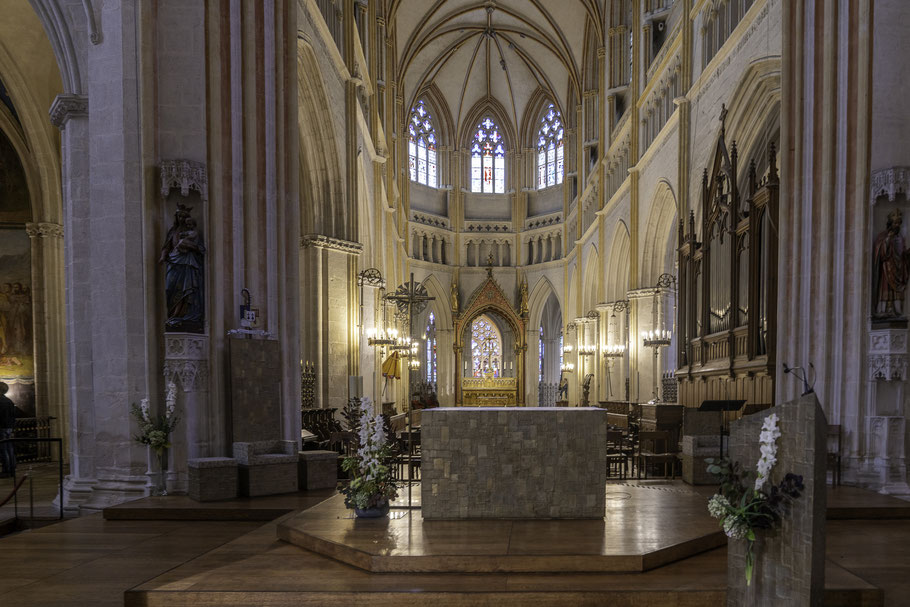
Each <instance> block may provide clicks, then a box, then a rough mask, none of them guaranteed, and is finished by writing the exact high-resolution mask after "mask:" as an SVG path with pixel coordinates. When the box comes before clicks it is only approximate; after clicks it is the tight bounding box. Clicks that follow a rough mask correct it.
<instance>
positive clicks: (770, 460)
mask: <svg viewBox="0 0 910 607" xmlns="http://www.w3.org/2000/svg"><path fill="white" fill-rule="evenodd" d="M777 422H778V417H777V413H772V414H771V415H769V416H768V417H766V418H765V423H763V424H762V427H761V434H760V435H759V438H758V440H759V444H760V445H761V457H760V458H759V460H758V465H757V466H756V468H757V471H758V476H756V477H755V490H756V491H761V489H762V487H764V486H765V481H767V480H768V475H769V474H771V469H772V468H773V467H774V464H776V463H777V439H778V438H780V428H778V425H777Z"/></svg>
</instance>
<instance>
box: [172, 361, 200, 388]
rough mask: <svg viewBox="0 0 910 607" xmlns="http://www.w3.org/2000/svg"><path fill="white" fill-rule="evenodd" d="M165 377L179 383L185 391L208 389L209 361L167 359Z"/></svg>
mask: <svg viewBox="0 0 910 607" xmlns="http://www.w3.org/2000/svg"><path fill="white" fill-rule="evenodd" d="M164 379H165V381H168V382H174V383H175V384H177V385H179V386H180V387H181V388H182V389H183V391H184V392H204V391H206V390H207V389H208V381H209V361H207V360H166V361H164Z"/></svg>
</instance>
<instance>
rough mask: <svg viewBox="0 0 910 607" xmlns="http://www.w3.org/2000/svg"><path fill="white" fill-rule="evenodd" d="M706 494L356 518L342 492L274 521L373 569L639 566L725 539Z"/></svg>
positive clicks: (613, 494)
mask: <svg viewBox="0 0 910 607" xmlns="http://www.w3.org/2000/svg"><path fill="white" fill-rule="evenodd" d="M703 493H704V492H699V491H697V490H695V489H688V488H684V487H673V488H672V489H671V488H667V487H665V488H664V489H663V490H660V489H655V488H649V487H647V486H636V485H623V486H611V487H609V488H608V490H607V491H606V516H604V517H603V518H601V519H596V520H590V519H588V520H528V519H514V520H508V519H506V520H501V519H500V520H457V521H456V520H445V521H439V520H424V518H423V517H422V516H421V510H419V509H414V510H410V511H409V510H398V509H394V508H393V509H392V511H391V513H390V516H389V517H387V518H381V519H357V518H354V516H353V513H352V512H351V511H350V510H348V509H346V508H345V506H344V498H343V496H340V495H339V496H336V497H333V498H330V499H328V500H326V501H324V502H322V503H321V504H318V505H317V506H314V507H313V508H310V509H308V510H305V511H303V512H301V513H299V514H296V515H294V516H292V517H290V518H287V519H284V520H283V521H282V522H281V523H279V524H278V537H279V538H281V539H283V540H285V541H287V542H289V543H291V544H294V545H297V546H300V547H301V548H305V549H307V550H311V551H313V552H316V553H318V554H322V555H323V556H327V557H330V558H333V559H336V560H339V561H342V562H344V563H347V564H349V565H353V566H355V567H359V568H361V569H364V570H367V571H372V572H376V573H391V572H396V573H405V572H437V573H499V572H523V573H541V572H548V573H606V572H641V571H646V570H648V569H653V568H655V567H660V566H662V565H666V564H667V563H671V562H673V561H677V560H679V559H682V558H685V557H688V556H692V555H694V554H698V553H700V552H704V551H705V550H710V549H711V548H716V547H718V546H723V545H725V544H726V538H725V536H724V534H723V531H721V530H720V529H719V528H718V525H717V521H715V520H714V519H712V518H710V517H709V516H708V513H707V510H706V509H705V502H706V497H705V496H704V495H703Z"/></svg>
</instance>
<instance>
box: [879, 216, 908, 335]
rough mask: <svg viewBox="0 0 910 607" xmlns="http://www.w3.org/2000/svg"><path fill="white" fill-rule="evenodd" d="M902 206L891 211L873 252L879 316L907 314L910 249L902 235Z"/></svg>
mask: <svg viewBox="0 0 910 607" xmlns="http://www.w3.org/2000/svg"><path fill="white" fill-rule="evenodd" d="M902 224H903V216H902V214H901V211H900V209H894V210H893V211H891V213H889V214H888V223H887V225H886V226H885V229H884V230H883V231H882V232H880V233H879V234H878V236H876V237H875V244H874V248H873V252H872V256H873V265H872V270H873V272H872V316H873V317H874V318H878V319H890V318H894V319H897V318H903V316H904V292H905V291H906V290H907V280H908V278H910V252H908V250H907V247H906V246H905V244H904V237H903V236H902V235H901V225H902Z"/></svg>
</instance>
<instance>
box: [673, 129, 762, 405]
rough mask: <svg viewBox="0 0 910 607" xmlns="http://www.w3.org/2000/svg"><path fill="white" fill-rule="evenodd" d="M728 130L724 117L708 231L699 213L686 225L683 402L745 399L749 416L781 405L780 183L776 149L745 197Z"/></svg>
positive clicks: (705, 196)
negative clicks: (777, 392)
mask: <svg viewBox="0 0 910 607" xmlns="http://www.w3.org/2000/svg"><path fill="white" fill-rule="evenodd" d="M724 114H725V112H722V116H723V115H724ZM724 131H725V129H724V126H723V119H722V121H721V131H720V136H719V137H718V140H717V145H716V146H715V150H714V156H713V161H712V164H711V167H710V174H709V170H708V169H707V168H706V169H705V171H704V174H703V176H702V197H701V204H702V213H701V217H702V221H701V226H700V227H701V229H700V231H696V225H695V224H696V222H695V214H694V212H691V213H690V215H689V220H688V226H685V225H684V224H683V222H682V221H680V225H679V242H680V243H681V246H680V248H679V273H680V280H679V282H680V293H679V308H678V313H679V318H678V324H677V327H678V331H679V340H678V347H679V352H678V356H679V361H680V368H679V369H678V370H677V372H676V377H677V380H678V381H679V395H678V402H679V403H680V404H682V405H685V406H688V407H697V406H699V405H700V404H701V403H702V401H704V400H727V399H744V400H745V401H746V407H747V408H746V411H747V412H748V411H749V409H753V408H761V407H760V406H761V405H766V406H767V405H770V404H773V399H774V387H773V382H774V368H775V356H774V352H775V331H776V327H777V323H776V314H777V251H778V235H777V218H778V188H779V178H778V173H777V165H776V152H775V149H774V145H773V143H772V144H771V145H769V148H768V151H767V154H768V170H767V173H766V174H765V175H764V176H763V177H761V179H759V178H758V177H757V176H756V169H755V162H754V160H753V161H752V162H750V165H749V170H748V172H747V177H746V179H745V181H746V184H745V190H746V191H745V196H741V193H740V191H739V187H738V185H737V170H738V167H737V160H738V159H737V150H736V142H735V141H734V142H733V144H732V146H731V148H730V149H729V151H728V149H727V144H726V141H725V133H724ZM699 236H701V237H702V239H703V240H701V241H700V240H699ZM755 406H757V407H755Z"/></svg>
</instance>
